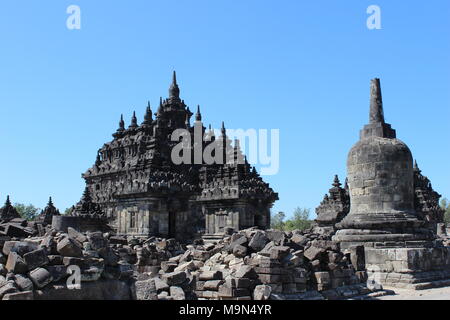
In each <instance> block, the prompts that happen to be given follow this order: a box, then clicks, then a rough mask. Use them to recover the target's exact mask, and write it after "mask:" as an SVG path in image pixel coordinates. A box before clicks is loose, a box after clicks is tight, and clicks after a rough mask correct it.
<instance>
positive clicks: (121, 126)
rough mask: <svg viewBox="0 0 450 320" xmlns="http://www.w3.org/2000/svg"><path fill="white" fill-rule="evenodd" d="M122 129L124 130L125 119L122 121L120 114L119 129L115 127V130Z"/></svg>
mask: <svg viewBox="0 0 450 320" xmlns="http://www.w3.org/2000/svg"><path fill="white" fill-rule="evenodd" d="M124 130H125V121H123V114H121V115H120V121H119V129H117V131H124Z"/></svg>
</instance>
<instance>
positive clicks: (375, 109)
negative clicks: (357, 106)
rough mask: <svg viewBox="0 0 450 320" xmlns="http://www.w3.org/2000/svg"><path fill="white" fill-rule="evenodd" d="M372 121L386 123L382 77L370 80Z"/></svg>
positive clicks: (370, 118) (370, 117)
mask: <svg viewBox="0 0 450 320" xmlns="http://www.w3.org/2000/svg"><path fill="white" fill-rule="evenodd" d="M369 120H370V123H378V122H381V123H384V112H383V99H382V96H381V86H380V79H378V78H375V79H372V80H371V81H370V116H369Z"/></svg>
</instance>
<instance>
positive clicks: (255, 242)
mask: <svg viewBox="0 0 450 320" xmlns="http://www.w3.org/2000/svg"><path fill="white" fill-rule="evenodd" d="M268 242H269V238H267V236H266V234H265V233H264V232H262V231H257V232H256V233H255V234H254V235H253V237H252V239H251V240H250V242H249V244H248V246H249V247H250V248H252V249H253V250H254V251H261V250H262V249H264V247H265V246H266V244H267V243H268Z"/></svg>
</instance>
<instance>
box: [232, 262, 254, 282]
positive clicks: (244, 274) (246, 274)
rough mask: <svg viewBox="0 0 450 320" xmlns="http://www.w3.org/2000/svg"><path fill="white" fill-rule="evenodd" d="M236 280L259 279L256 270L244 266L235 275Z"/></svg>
mask: <svg viewBox="0 0 450 320" xmlns="http://www.w3.org/2000/svg"><path fill="white" fill-rule="evenodd" d="M234 276H235V277H236V278H249V279H255V278H256V277H257V275H256V272H255V269H254V268H253V267H252V266H248V265H243V266H241V267H240V268H239V269H237V271H236V273H235V274H234Z"/></svg>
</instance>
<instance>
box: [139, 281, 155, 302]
mask: <svg viewBox="0 0 450 320" xmlns="http://www.w3.org/2000/svg"><path fill="white" fill-rule="evenodd" d="M134 288H135V296H136V299H137V300H157V299H158V296H157V293H156V286H155V281H154V280H153V279H149V280H144V281H136V282H135V283H134Z"/></svg>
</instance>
